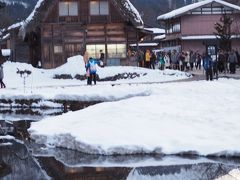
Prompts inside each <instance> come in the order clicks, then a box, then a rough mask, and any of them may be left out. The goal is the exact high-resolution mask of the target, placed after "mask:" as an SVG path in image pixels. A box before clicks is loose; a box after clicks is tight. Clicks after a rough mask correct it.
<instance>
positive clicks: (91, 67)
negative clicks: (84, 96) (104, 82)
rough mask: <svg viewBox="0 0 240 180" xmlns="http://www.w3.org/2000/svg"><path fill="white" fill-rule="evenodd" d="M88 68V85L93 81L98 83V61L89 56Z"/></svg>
mask: <svg viewBox="0 0 240 180" xmlns="http://www.w3.org/2000/svg"><path fill="white" fill-rule="evenodd" d="M86 70H87V71H89V74H90V76H89V79H88V85H92V81H94V84H95V85H96V84H97V62H96V60H94V59H93V58H91V57H90V58H89V60H88V63H87V64H86Z"/></svg>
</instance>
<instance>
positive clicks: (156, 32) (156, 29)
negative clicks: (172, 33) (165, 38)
mask: <svg viewBox="0 0 240 180" xmlns="http://www.w3.org/2000/svg"><path fill="white" fill-rule="evenodd" d="M144 29H145V30H147V31H152V32H153V34H164V33H165V29H161V28H144Z"/></svg>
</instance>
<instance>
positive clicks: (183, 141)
mask: <svg viewBox="0 0 240 180" xmlns="http://www.w3.org/2000/svg"><path fill="white" fill-rule="evenodd" d="M144 86H145V87H146V85H142V86H140V87H139V88H141V87H144ZM147 87H148V89H149V92H150V94H149V96H145V97H134V98H130V99H126V100H122V101H118V102H108V103H102V104H98V105H95V106H92V107H89V108H87V109H84V110H81V111H78V112H69V113H67V114H64V115H62V116H57V117H52V118H47V119H45V120H43V121H41V122H37V123H33V125H32V127H31V129H30V132H31V136H32V138H34V139H35V140H36V142H37V143H44V144H50V145H54V146H58V147H64V148H70V149H75V150H78V151H81V152H85V153H90V154H104V155H112V154H134V153H160V154H162V153H163V154H177V153H183V152H192V153H196V154H200V155H210V154H214V155H237V156H239V155H240V144H239V138H240V131H239V129H240V122H239V115H240V114H239V107H240V101H239V99H240V94H239V91H240V83H239V81H237V80H224V79H223V80H219V81H214V82H206V81H199V82H188V83H171V84H159V85H147ZM129 91H131V90H129Z"/></svg>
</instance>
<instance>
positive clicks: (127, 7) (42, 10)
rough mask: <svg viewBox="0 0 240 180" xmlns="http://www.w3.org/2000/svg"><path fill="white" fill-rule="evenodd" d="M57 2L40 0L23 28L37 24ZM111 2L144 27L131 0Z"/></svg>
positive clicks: (131, 19)
mask: <svg viewBox="0 0 240 180" xmlns="http://www.w3.org/2000/svg"><path fill="white" fill-rule="evenodd" d="M56 2H57V1H56V0H39V1H38V2H37V4H36V6H35V8H34V10H33V11H32V13H31V14H30V15H29V16H28V17H27V19H26V20H25V23H24V24H23V27H22V29H24V30H27V31H28V29H31V28H32V27H33V26H35V24H37V23H38V22H40V21H41V19H43V18H44V17H45V16H46V9H47V8H50V6H51V5H53V4H54V3H56ZM110 3H112V4H113V5H114V6H115V7H116V9H118V10H119V12H120V14H121V15H122V16H123V18H124V19H125V20H126V21H130V22H131V23H132V24H133V25H134V26H135V27H143V20H142V18H141V16H140V14H139V12H138V11H137V9H136V8H135V7H134V6H133V5H132V3H131V2H130V1H129V0H110Z"/></svg>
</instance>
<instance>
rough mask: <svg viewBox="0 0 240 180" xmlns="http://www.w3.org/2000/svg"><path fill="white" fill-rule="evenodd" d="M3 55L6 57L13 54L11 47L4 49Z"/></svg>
mask: <svg viewBox="0 0 240 180" xmlns="http://www.w3.org/2000/svg"><path fill="white" fill-rule="evenodd" d="M2 55H3V56H4V57H7V56H10V55H11V50H10V49H2Z"/></svg>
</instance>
